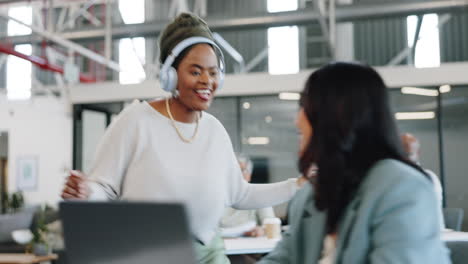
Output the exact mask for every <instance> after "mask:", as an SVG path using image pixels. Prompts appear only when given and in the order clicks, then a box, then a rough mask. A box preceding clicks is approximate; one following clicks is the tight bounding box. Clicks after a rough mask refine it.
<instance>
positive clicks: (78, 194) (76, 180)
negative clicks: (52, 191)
mask: <svg viewBox="0 0 468 264" xmlns="http://www.w3.org/2000/svg"><path fill="white" fill-rule="evenodd" d="M89 194H90V190H89V186H88V183H87V177H86V175H84V174H83V173H82V172H81V171H77V170H72V171H70V176H68V178H67V181H66V182H65V186H64V187H63V191H62V198H63V199H78V200H86V199H88V197H89Z"/></svg>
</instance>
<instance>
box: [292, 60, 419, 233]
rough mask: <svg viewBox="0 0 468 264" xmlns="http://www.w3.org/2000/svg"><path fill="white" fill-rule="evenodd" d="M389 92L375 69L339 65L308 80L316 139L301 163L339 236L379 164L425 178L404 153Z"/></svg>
mask: <svg viewBox="0 0 468 264" xmlns="http://www.w3.org/2000/svg"><path fill="white" fill-rule="evenodd" d="M387 90H388V89H387V87H386V86H385V84H384V81H383V80H382V78H381V77H380V76H379V74H378V73H377V72H376V71H375V70H373V69H372V68H371V67H369V66H365V65H362V64H357V63H343V62H335V63H330V64H328V65H325V66H324V67H322V68H320V69H319V70H317V71H315V72H314V73H312V74H311V75H310V77H309V78H308V80H307V82H306V85H305V87H304V90H303V92H302V95H301V100H300V105H301V107H303V109H304V112H305V114H306V116H307V119H308V120H309V122H310V124H311V125H312V129H313V135H312V138H311V139H310V141H309V144H308V146H307V147H306V149H305V150H304V152H303V154H302V155H301V157H300V159H299V169H300V171H301V172H302V173H303V174H304V175H306V174H307V171H308V169H309V168H310V166H311V164H314V163H315V164H316V165H317V166H318V176H317V177H316V178H312V179H311V182H312V184H313V185H314V188H315V193H314V196H315V197H314V199H315V206H316V207H317V209H318V210H320V211H326V214H327V222H326V227H327V233H334V232H335V231H336V230H337V226H338V224H339V221H340V219H341V217H342V215H343V212H344V211H345V209H346V206H347V205H348V203H349V202H350V201H351V200H352V199H353V197H354V195H355V193H356V191H357V189H358V188H359V186H360V184H361V182H362V181H363V179H364V178H365V176H366V174H367V171H368V170H369V169H370V168H371V167H372V166H373V165H374V164H375V163H376V162H377V161H379V160H382V159H387V158H390V159H395V160H399V161H401V162H404V163H406V164H408V165H410V166H412V167H414V168H416V169H418V170H419V171H421V172H422V169H420V168H419V167H418V166H417V165H415V164H414V163H412V162H410V161H409V160H408V159H407V157H406V154H405V153H404V151H403V148H402V145H401V141H400V137H399V133H398V131H397V128H396V124H395V120H394V117H393V115H392V112H391V111H390V106H389V101H388V93H387Z"/></svg>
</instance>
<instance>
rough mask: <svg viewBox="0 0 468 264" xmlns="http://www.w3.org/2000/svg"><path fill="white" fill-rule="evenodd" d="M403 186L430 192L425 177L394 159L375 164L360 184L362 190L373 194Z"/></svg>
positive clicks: (430, 186)
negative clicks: (371, 191)
mask: <svg viewBox="0 0 468 264" xmlns="http://www.w3.org/2000/svg"><path fill="white" fill-rule="evenodd" d="M404 186H418V188H427V189H428V190H432V185H431V181H430V180H429V179H428V177H427V176H426V175H424V174H423V173H422V172H420V171H419V170H417V169H416V168H414V167H411V166H410V165H408V164H406V163H404V162H401V161H398V160H395V159H384V160H381V161H378V162H376V163H375V164H374V165H373V166H372V167H371V169H370V170H369V172H368V175H367V177H366V179H365V180H364V182H363V184H362V187H363V189H366V190H373V191H375V192H378V191H385V190H388V189H394V188H396V189H398V188H403V187H404Z"/></svg>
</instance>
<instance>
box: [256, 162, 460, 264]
mask: <svg viewBox="0 0 468 264" xmlns="http://www.w3.org/2000/svg"><path fill="white" fill-rule="evenodd" d="M437 204H438V203H437V199H436V196H435V193H434V188H433V186H432V184H431V182H430V180H429V179H428V178H426V177H425V176H424V175H422V174H421V173H420V172H419V171H417V170H415V169H414V168H411V167H410V166H408V165H406V164H404V163H402V162H399V161H396V160H391V159H386V160H381V161H379V162H377V163H376V164H375V165H374V166H373V167H372V168H371V169H370V170H369V172H368V175H367V176H366V178H365V179H364V181H363V182H362V183H361V186H360V187H359V190H358V191H357V193H356V195H355V197H354V199H353V200H352V201H351V202H350V204H349V205H348V207H347V209H346V211H345V213H344V215H343V218H342V220H341V221H340V224H339V227H338V238H337V248H336V250H337V251H336V260H335V263H336V264H360V263H369V264H370V263H372V264H400V263H401V264H403V263H404V264H446V263H451V261H450V259H449V251H448V250H447V248H446V247H445V244H444V243H443V242H442V241H441V238H440V225H439V218H438V216H437V208H436V206H437ZM325 220H326V214H325V213H324V212H320V211H318V210H317V209H316V207H315V205H314V200H313V187H312V186H311V185H310V184H307V185H306V186H304V187H303V188H302V189H301V190H300V191H299V192H298V193H297V194H296V196H295V197H294V198H293V200H292V201H291V204H290V208H289V223H290V228H289V230H288V231H286V232H285V233H284V234H283V238H282V240H281V241H280V242H279V243H278V245H277V246H276V248H275V249H274V250H273V251H272V252H271V253H270V254H268V255H267V256H266V257H264V258H263V259H262V260H261V261H260V262H259V263H262V264H269V263H284V264H287V263H298V264H303V263H304V264H305V263H307V264H316V263H318V261H319V260H320V258H321V252H322V244H323V240H324V237H325V235H326V234H325Z"/></svg>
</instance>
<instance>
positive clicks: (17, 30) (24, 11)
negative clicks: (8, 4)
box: [7, 6, 32, 36]
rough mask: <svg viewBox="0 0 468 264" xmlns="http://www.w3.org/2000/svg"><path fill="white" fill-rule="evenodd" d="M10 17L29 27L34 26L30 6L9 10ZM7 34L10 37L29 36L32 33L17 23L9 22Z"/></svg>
mask: <svg viewBox="0 0 468 264" xmlns="http://www.w3.org/2000/svg"><path fill="white" fill-rule="evenodd" d="M8 15H9V16H11V17H13V18H15V19H18V20H20V21H21V22H23V23H26V24H28V25H31V24H32V8H31V7H30V6H19V7H12V8H10V9H9V10H8ZM7 32H8V36H19V35H29V34H31V32H32V31H31V29H30V28H28V27H26V26H23V25H21V24H19V23H17V22H16V21H13V20H8V26H7Z"/></svg>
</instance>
